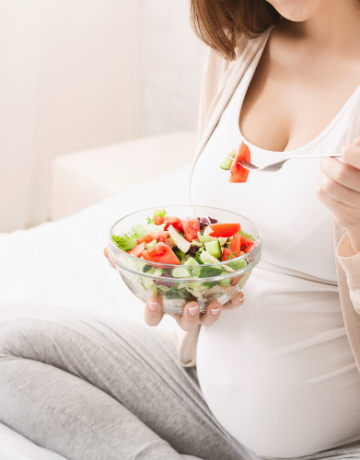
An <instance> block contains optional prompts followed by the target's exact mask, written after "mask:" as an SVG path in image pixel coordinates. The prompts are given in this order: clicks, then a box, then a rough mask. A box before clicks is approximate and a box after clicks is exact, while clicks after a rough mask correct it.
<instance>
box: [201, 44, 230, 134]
mask: <svg viewBox="0 0 360 460" xmlns="http://www.w3.org/2000/svg"><path fill="white" fill-rule="evenodd" d="M229 65H230V61H229V60H228V59H225V58H223V57H221V56H220V55H219V54H218V53H217V52H216V51H214V50H213V49H212V48H210V47H209V48H208V49H207V54H206V59H205V68H204V76H203V81H202V86H201V97H200V108H199V121H198V138H199V139H201V137H202V135H203V132H204V129H205V126H206V125H207V122H208V121H209V118H210V114H211V108H212V103H213V101H214V100H215V96H216V94H217V93H218V91H219V88H220V86H221V82H222V79H223V76H224V74H225V72H226V70H227V69H228V67H229Z"/></svg>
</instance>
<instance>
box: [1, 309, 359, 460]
mask: <svg viewBox="0 0 360 460" xmlns="http://www.w3.org/2000/svg"><path fill="white" fill-rule="evenodd" d="M0 421H1V422H3V423H4V424H6V425H8V426H9V427H11V428H13V429H15V430H16V431H18V432H19V433H21V434H23V435H24V436H26V437H27V438H29V439H31V440H32V441H34V442H35V443H36V444H39V445H40V446H42V447H45V448H48V449H50V450H53V451H55V452H57V453H59V454H61V455H63V456H64V457H66V458H68V459H69V460H144V459H146V460H180V456H179V453H184V454H189V455H194V456H197V457H200V458H203V459H205V460H245V459H246V460H258V459H259V457H257V456H256V455H255V454H254V453H252V452H250V451H249V450H248V449H246V448H245V447H243V446H241V445H240V444H239V443H238V442H237V441H236V440H234V439H233V438H232V437H231V436H230V435H229V434H228V433H227V432H226V431H225V430H224V429H223V428H222V427H221V425H220V424H219V423H218V422H217V420H216V419H215V417H214V416H213V415H212V413H211V412H210V410H209V408H208V406H207V405H206V403H205V401H204V398H203V396H202V393H201V390H200V388H199V384H198V381H197V376H196V370H195V368H190V369H185V368H183V367H182V366H180V364H179V363H178V361H177V357H176V352H175V348H174V345H173V342H172V338H171V336H170V334H169V333H167V332H164V331H161V330H158V329H148V328H146V327H144V326H141V325H139V324H136V323H131V322H128V321H124V320H122V319H116V318H109V317H95V316H87V315H84V314H83V313H81V316H80V315H79V316H77V315H76V314H74V313H67V312H62V311H55V310H53V309H49V310H39V309H31V310H30V311H29V309H26V310H24V309H20V308H12V309H10V308H0ZM259 436H261V433H259ZM279 442H281V441H280V440H279ZM318 458H319V459H320V458H322V459H330V458H331V459H345V458H346V459H349V458H360V446H359V445H357V446H352V447H347V448H340V449H337V450H333V451H328V452H324V453H320V454H317V455H312V456H309V457H306V459H309V460H310V459H311V460H313V459H318ZM303 459H304V460H305V457H303Z"/></svg>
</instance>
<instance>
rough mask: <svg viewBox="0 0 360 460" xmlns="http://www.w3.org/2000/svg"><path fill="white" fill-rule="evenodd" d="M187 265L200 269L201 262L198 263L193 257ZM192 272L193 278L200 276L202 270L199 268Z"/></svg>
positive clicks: (192, 269)
mask: <svg viewBox="0 0 360 460" xmlns="http://www.w3.org/2000/svg"><path fill="white" fill-rule="evenodd" d="M185 265H192V266H193V267H199V262H197V261H196V260H195V259H194V258H193V257H189V258H188V260H187V261H186V262H185V263H184V266H185ZM189 271H190V272H191V276H199V273H200V269H199V268H191V270H189Z"/></svg>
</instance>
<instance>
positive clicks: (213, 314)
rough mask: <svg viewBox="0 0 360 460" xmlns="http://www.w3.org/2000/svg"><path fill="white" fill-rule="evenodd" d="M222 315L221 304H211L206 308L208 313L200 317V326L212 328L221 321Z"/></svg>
mask: <svg viewBox="0 0 360 460" xmlns="http://www.w3.org/2000/svg"><path fill="white" fill-rule="evenodd" d="M220 313H221V303H220V302H210V303H209V305H208V306H207V308H206V312H205V313H203V314H202V315H200V319H199V321H200V324H202V325H203V326H205V327H209V326H212V325H213V324H215V323H216V321H217V320H218V319H219V316H220Z"/></svg>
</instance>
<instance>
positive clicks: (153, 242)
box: [145, 240, 158, 249]
mask: <svg viewBox="0 0 360 460" xmlns="http://www.w3.org/2000/svg"><path fill="white" fill-rule="evenodd" d="M157 243H158V241H157V240H152V241H151V242H150V243H148V244H145V247H146V249H151V248H153V247H154V246H156V245H157Z"/></svg>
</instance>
